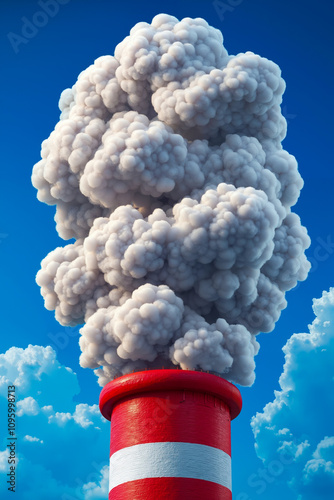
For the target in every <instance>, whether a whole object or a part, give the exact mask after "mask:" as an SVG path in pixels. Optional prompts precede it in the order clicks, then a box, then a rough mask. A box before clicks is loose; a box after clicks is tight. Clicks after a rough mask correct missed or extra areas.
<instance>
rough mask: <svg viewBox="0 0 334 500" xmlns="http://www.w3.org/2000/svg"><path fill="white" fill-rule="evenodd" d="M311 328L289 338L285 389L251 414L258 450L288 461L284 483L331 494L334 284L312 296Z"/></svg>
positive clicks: (322, 498)
mask: <svg viewBox="0 0 334 500" xmlns="http://www.w3.org/2000/svg"><path fill="white" fill-rule="evenodd" d="M313 310H314V313H315V315H316V318H315V320H314V321H313V323H312V324H311V325H309V333H299V334H294V335H292V336H291V338H290V339H289V340H288V342H287V343H286V345H285V347H284V348H283V351H284V353H285V364H284V369H283V373H282V375H281V377H280V380H279V383H280V386H281V390H280V391H276V392H275V399H274V401H273V402H271V403H268V404H267V405H266V406H265V407H264V409H263V412H262V413H257V414H256V416H255V417H253V419H252V428H253V432H254V436H255V439H256V445H255V447H256V451H257V454H258V456H259V457H260V458H262V459H263V461H264V463H265V464H266V465H267V464H270V463H272V461H274V460H277V459H280V458H282V457H284V459H282V460H281V462H283V463H285V465H284V469H283V470H282V472H281V474H280V477H278V478H275V488H276V489H277V488H279V485H280V484H281V483H282V484H283V483H285V484H286V483H288V484H289V486H290V487H291V488H292V489H293V490H294V491H295V492H296V493H297V494H298V500H314V498H317V500H327V499H328V500H329V499H331V498H332V494H333V487H334V436H333V430H334V429H333V421H332V418H333V417H332V416H333V414H334V365H333V359H334V288H331V289H330V291H329V292H323V295H322V297H321V298H320V299H315V300H314V301H313Z"/></svg>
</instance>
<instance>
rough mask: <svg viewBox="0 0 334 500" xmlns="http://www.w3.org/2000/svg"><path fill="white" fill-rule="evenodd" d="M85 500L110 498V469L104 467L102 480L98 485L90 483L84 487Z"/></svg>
mask: <svg viewBox="0 0 334 500" xmlns="http://www.w3.org/2000/svg"><path fill="white" fill-rule="evenodd" d="M83 491H84V495H85V500H98V499H103V500H104V499H105V498H108V495H109V467H108V466H104V467H103V468H102V469H101V478H100V480H99V481H98V483H97V484H96V483H95V482H89V483H87V484H85V485H84V487H83Z"/></svg>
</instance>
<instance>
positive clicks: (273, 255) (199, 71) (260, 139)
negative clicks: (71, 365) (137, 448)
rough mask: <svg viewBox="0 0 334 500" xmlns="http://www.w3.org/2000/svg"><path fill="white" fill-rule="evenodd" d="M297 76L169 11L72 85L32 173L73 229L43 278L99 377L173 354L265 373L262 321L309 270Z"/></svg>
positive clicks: (53, 305) (227, 373)
mask: <svg viewBox="0 0 334 500" xmlns="http://www.w3.org/2000/svg"><path fill="white" fill-rule="evenodd" d="M284 89H285V83H284V80H283V79H282V77H281V71H280V68H279V67H278V66H277V65H276V64H275V63H273V62H272V61H269V60H268V59H265V58H263V57H260V56H258V55H256V54H253V53H252V52H246V53H244V54H238V55H236V56H231V55H229V54H228V53H227V51H226V49H225V48H224V45H223V37H222V34H221V32H220V31H219V30H217V29H215V28H213V27H211V26H209V25H208V24H207V22H206V21H205V20H203V19H200V18H198V19H190V18H185V19H183V20H181V21H178V20H177V19H176V18H175V17H172V16H169V15H166V14H160V15H158V16H156V17H155V18H154V19H153V20H152V23H151V24H147V23H144V22H142V23H139V24H137V25H136V26H134V28H132V30H131V32H130V35H129V36H127V37H126V38H125V39H124V40H123V41H122V42H121V43H120V44H119V45H118V46H117V47H116V50H115V54H114V56H111V55H108V56H103V57H99V58H98V59H97V60H96V61H95V62H94V64H92V65H91V66H90V67H88V68H87V69H86V70H84V71H83V72H82V73H81V74H80V75H79V77H78V80H77V82H76V83H75V84H74V85H73V87H72V88H70V89H66V90H64V92H63V93H62V95H61V97H60V101H59V107H60V110H61V116H60V121H59V122H58V123H57V125H56V127H55V129H54V131H53V132H52V133H51V135H50V137H49V138H48V139H46V140H45V141H44V142H43V144H42V151H41V157H42V159H41V160H40V161H39V162H38V163H37V164H36V165H35V166H34V169H33V175H32V183H33V185H34V187H35V188H36V189H37V190H38V194H37V196H38V199H39V200H40V201H42V202H44V203H47V204H49V205H55V206H56V215H55V221H56V224H57V231H58V233H59V235H60V236H61V237H62V238H63V239H65V240H69V239H73V238H74V240H75V241H74V243H73V242H71V243H70V244H68V245H66V246H64V247H60V248H56V249H55V250H53V251H52V252H51V253H50V254H49V255H48V256H47V257H46V258H45V259H44V260H43V261H42V264H41V269H40V271H39V272H38V274H37V283H38V285H39V286H40V287H41V293H42V295H43V297H44V300H45V307H46V308H47V309H50V310H55V315H56V319H57V320H58V321H59V322H60V323H61V324H62V325H76V324H83V323H84V326H83V327H82V329H81V338H80V347H81V350H82V355H81V357H80V363H81V366H83V367H90V368H94V369H96V374H97V375H98V377H99V383H100V385H104V384H105V383H107V382H108V381H109V380H111V379H112V378H114V377H115V376H119V375H121V374H124V373H128V372H130V371H133V370H138V369H146V368H161V367H165V368H166V367H174V368H176V367H181V368H183V369H193V370H207V371H211V372H214V373H217V374H219V375H221V376H222V377H224V378H226V379H229V380H232V381H235V382H237V383H239V384H242V385H251V384H252V383H253V381H254V367H255V364H254V356H255V355H256V354H257V352H258V348H259V344H258V342H257V340H256V335H257V334H258V333H259V332H269V331H271V330H272V329H273V328H274V325H275V322H276V321H277V320H278V318H279V316H280V312H281V310H282V309H283V308H284V307H286V300H285V292H286V291H287V290H290V289H291V288H293V287H294V286H295V285H296V283H297V281H298V280H304V279H305V278H306V276H307V273H308V270H309V263H308V261H307V260H306V257H305V255H304V250H305V249H306V248H307V247H308V246H309V244H310V241H309V237H308V235H307V232H306V230H305V228H304V227H303V226H302V225H301V223H300V219H299V217H298V216H297V215H296V214H295V213H293V212H291V207H292V206H293V205H294V204H295V203H296V201H297V199H298V196H299V193H300V190H301V188H302V186H303V181H302V179H301V177H300V175H299V172H298V168H297V162H296V160H295V158H294V157H293V156H292V155H290V154H289V153H288V152H287V151H284V149H283V148H282V145H281V142H282V140H283V139H284V137H285V134H286V121H285V119H284V117H283V116H282V114H281V107H280V105H281V101H282V94H283V92H284Z"/></svg>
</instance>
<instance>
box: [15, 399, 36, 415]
mask: <svg viewBox="0 0 334 500" xmlns="http://www.w3.org/2000/svg"><path fill="white" fill-rule="evenodd" d="M16 407H17V416H18V417H22V415H37V414H38V413H39V411H40V410H39V406H38V403H37V401H36V399H34V398H32V397H31V396H28V397H27V398H24V399H22V400H21V401H18V403H17V405H16Z"/></svg>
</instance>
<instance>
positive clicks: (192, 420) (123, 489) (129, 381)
mask: <svg viewBox="0 0 334 500" xmlns="http://www.w3.org/2000/svg"><path fill="white" fill-rule="evenodd" d="M241 406H242V401H241V395H240V392H239V390H238V389H237V388H236V387H235V386H234V385H232V384H231V383H230V382H228V381H226V380H225V379H222V378H220V377H218V376H216V375H211V374H208V373H203V372H197V371H187V370H176V369H175V370H173V369H170V370H164V369H163V370H150V371H144V372H136V373H131V374H128V375H124V376H123V377H119V378H117V379H115V380H114V381H112V382H109V383H108V384H107V385H106V386H105V387H104V388H103V389H102V391H101V395H100V410H101V413H102V415H103V416H104V417H105V418H107V419H108V420H110V421H111V440H110V482H109V500H181V499H182V500H187V499H191V500H203V499H204V498H208V499H210V500H231V498H232V491H231V432H230V431H231V426H230V422H231V420H232V419H233V418H235V417H236V416H237V415H238V414H239V413H240V410H241Z"/></svg>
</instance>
